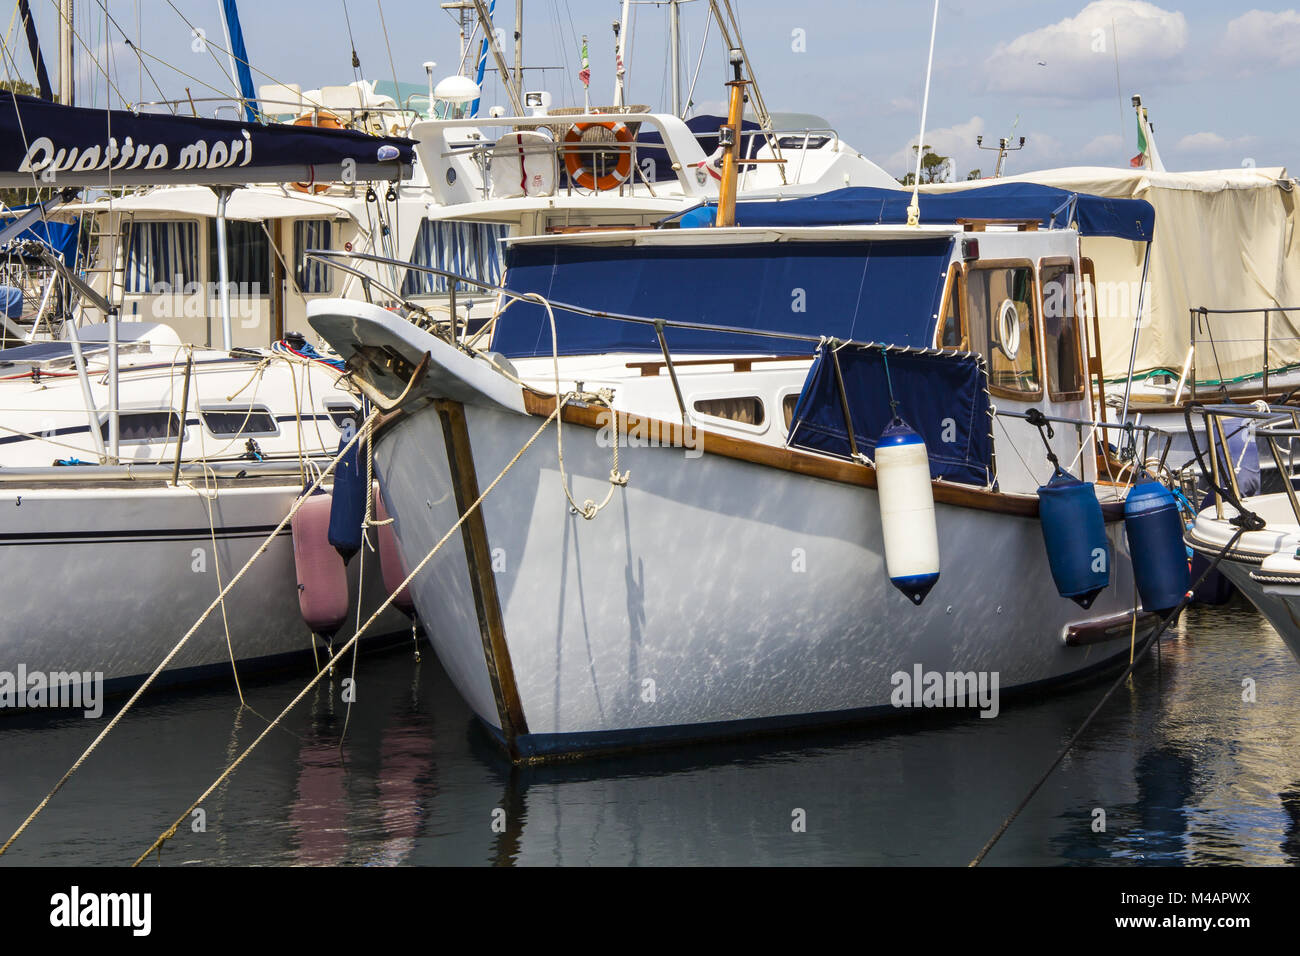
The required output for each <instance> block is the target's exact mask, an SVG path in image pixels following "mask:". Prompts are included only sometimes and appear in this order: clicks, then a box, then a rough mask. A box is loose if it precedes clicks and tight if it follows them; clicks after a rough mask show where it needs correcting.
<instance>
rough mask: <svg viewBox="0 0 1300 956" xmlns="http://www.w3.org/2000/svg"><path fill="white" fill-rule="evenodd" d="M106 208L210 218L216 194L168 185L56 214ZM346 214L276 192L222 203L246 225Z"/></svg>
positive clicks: (241, 192)
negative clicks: (266, 220)
mask: <svg viewBox="0 0 1300 956" xmlns="http://www.w3.org/2000/svg"><path fill="white" fill-rule="evenodd" d="M110 208H111V209H112V210H114V211H117V212H133V213H137V214H140V213H148V214H153V215H165V214H170V215H177V216H208V217H212V216H216V214H217V194H216V193H214V192H213V191H212V190H211V189H208V188H207V187H206V186H169V187H164V188H160V189H154V190H152V191H150V192H147V193H141V194H138V195H134V196H126V197H123V198H117V199H113V200H112V202H111V203H110V201H109V200H108V199H107V198H103V199H99V200H96V201H95V202H91V203H70V204H69V205H66V206H60V207H59V212H69V213H88V212H89V213H96V212H108V211H109V210H110ZM348 215H349V214H348V212H347V210H345V209H343V208H341V207H339V206H337V205H335V204H334V203H331V202H326V201H323V200H321V199H318V198H316V199H314V198H311V197H309V196H306V195H301V196H299V195H292V194H290V195H287V196H286V195H285V194H283V193H281V192H279V191H278V190H276V191H274V192H273V191H271V190H267V189H236V190H235V191H234V192H233V193H231V195H230V201H229V202H228V203H227V204H226V218H227V219H242V220H245V221H248V222H260V221H261V220H263V219H291V218H292V219H306V218H320V217H327V218H331V219H333V218H342V217H345V216H348Z"/></svg>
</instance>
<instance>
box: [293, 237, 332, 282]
mask: <svg viewBox="0 0 1300 956" xmlns="http://www.w3.org/2000/svg"><path fill="white" fill-rule="evenodd" d="M333 227H334V224H333V223H332V222H330V221H329V220H328V219H298V220H296V221H295V222H294V224H293V254H294V273H293V274H294V278H295V279H296V280H297V282H298V288H299V289H301V290H302V292H303V294H304V295H320V294H322V293H326V292H329V291H330V290H331V289H332V288H333V283H334V271H333V270H332V269H331V268H330V267H329V266H328V265H326V264H325V263H324V262H321V261H320V260H319V259H308V258H307V255H306V254H307V250H308V249H332V248H333Z"/></svg>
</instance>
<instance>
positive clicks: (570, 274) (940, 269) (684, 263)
mask: <svg viewBox="0 0 1300 956" xmlns="http://www.w3.org/2000/svg"><path fill="white" fill-rule="evenodd" d="M951 256H952V240H951V239H950V238H948V237H946V236H944V237H939V238H934V237H927V238H924V239H901V240H900V239H872V240H863V241H857V240H840V241H835V242H797V243H770V242H767V243H745V244H735V243H699V244H691V245H681V244H670V245H622V244H620V245H611V244H605V243H593V244H581V243H575V242H572V241H568V240H557V241H553V242H523V243H515V244H513V245H511V246H509V247H508V248H507V251H506V287H507V288H508V289H510V290H511V291H512V292H517V293H521V294H522V293H529V292H536V293H539V294H541V295H542V296H544V297H545V298H546V299H548V300H549V301H551V302H552V303H553V305H554V308H555V325H556V339H557V341H558V345H559V351H560V353H561V354H562V355H599V354H602V353H606V352H658V351H660V346H659V340H658V338H657V336H656V335H655V330H654V328H652V327H650V326H647V325H645V324H638V323H633V322H621V321H611V320H609V319H603V318H593V317H591V316H587V315H582V314H580V313H576V312H571V311H567V310H565V309H564V308H563V306H565V305H572V306H579V307H581V308H585V309H591V310H594V311H599V312H604V313H611V314H617V315H625V316H637V317H641V318H648V319H665V320H668V321H672V322H689V323H693V324H698V325H707V326H715V327H716V326H723V327H726V328H710V329H680V328H668V329H667V330H666V331H665V337H666V339H667V342H668V346H669V348H670V349H671V350H672V351H673V352H675V353H679V354H680V353H685V352H693V353H705V354H715V355H716V354H778V355H810V354H811V353H812V352H813V350H814V348H815V346H816V343H815V342H807V341H800V340H797V339H782V338H778V339H773V338H767V337H759V336H754V335H746V334H744V333H743V332H740V331H736V330H740V329H752V330H756V331H763V332H788V333H793V334H798V335H804V336H821V335H824V336H827V337H834V338H838V339H857V340H859V341H867V342H887V343H890V344H892V345H911V346H928V345H930V344H931V343H932V341H933V339H934V328H935V324H936V322H937V317H938V314H939V306H940V300H941V298H942V296H943V286H944V279H945V277H946V274H947V269H948V263H949V261H950V259H951ZM492 348H493V349H494V350H496V351H498V352H501V353H502V354H503V355H505V356H507V357H508V358H526V357H530V356H539V355H550V354H551V327H550V321H549V319H548V317H547V314H546V310H545V309H544V308H543V307H542V306H540V305H536V304H534V303H532V302H518V301H517V302H514V303H513V304H512V305H511V306H510V308H508V309H507V310H506V311H505V312H504V313H502V315H501V317H500V318H499V319H498V320H497V326H496V330H495V334H494V337H493V340H492Z"/></svg>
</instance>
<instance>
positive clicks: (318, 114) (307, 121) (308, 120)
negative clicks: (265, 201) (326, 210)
mask: <svg viewBox="0 0 1300 956" xmlns="http://www.w3.org/2000/svg"><path fill="white" fill-rule="evenodd" d="M293 125H294V126H315V127H317V128H318V129H347V125H346V124H345V123H344V122H343V120H341V119H339V118H338V116H336V115H335V114H333V113H331V112H330V111H329V110H321V109H314V110H311V111H310V112H307V113H303V114H302V115H301V116H299V117H298V118H297V119H296V120H294V121H293ZM290 185H291V186H293V188H294V189H296V190H298V192H300V193H310V194H311V195H313V196H315V195H317V194H319V193H323V192H324V191H325V190H327V189H329V188H330V184H329V183H318V182H316V179H315V170H314V169H313V176H312V180H311V182H306V183H291V184H290Z"/></svg>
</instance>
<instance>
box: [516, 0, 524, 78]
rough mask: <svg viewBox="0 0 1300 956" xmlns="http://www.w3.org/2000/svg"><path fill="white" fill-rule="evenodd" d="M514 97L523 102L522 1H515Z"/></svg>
mask: <svg viewBox="0 0 1300 956" xmlns="http://www.w3.org/2000/svg"><path fill="white" fill-rule="evenodd" d="M515 95H516V96H517V97H518V98H519V102H520V103H522V102H523V101H524V0H515Z"/></svg>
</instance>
